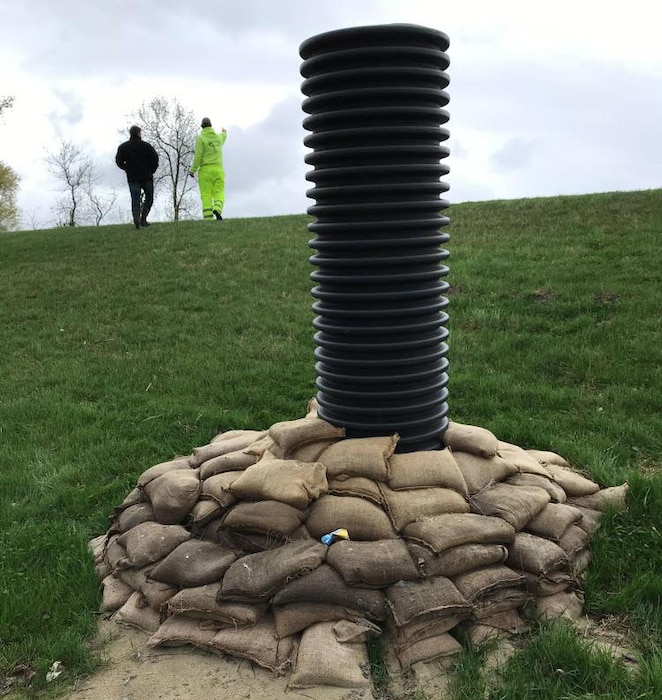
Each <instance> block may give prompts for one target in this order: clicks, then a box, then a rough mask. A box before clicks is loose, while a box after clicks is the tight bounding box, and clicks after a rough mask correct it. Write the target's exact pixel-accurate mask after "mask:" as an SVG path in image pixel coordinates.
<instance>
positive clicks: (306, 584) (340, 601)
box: [224, 560, 386, 620]
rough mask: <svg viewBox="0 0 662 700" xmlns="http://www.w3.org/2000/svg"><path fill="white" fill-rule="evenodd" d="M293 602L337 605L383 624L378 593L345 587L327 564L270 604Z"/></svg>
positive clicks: (286, 588) (289, 585) (382, 606)
mask: <svg viewBox="0 0 662 700" xmlns="http://www.w3.org/2000/svg"><path fill="white" fill-rule="evenodd" d="M240 561H241V560H240ZM224 584H225V582H224ZM296 602H299V603H305V602H308V603H326V604H331V605H340V606H342V607H345V608H350V609H354V610H359V611H361V612H363V613H364V615H365V617H367V618H368V619H370V620H382V619H383V618H384V615H385V612H386V608H385V600H384V594H383V593H382V592H381V591H378V590H374V589H369V588H358V587H354V586H348V585H347V584H346V583H345V582H344V581H343V579H342V577H341V576H340V574H339V573H338V572H337V571H336V570H335V569H334V568H333V567H331V566H329V565H328V564H322V565H321V566H319V567H318V568H317V569H315V571H313V572H312V573H310V574H308V575H306V576H303V577H301V578H299V579H297V580H296V581H291V582H290V583H287V584H286V585H285V586H284V587H283V588H282V589H281V590H280V591H278V593H276V595H274V597H273V600H272V603H273V605H287V604H288V603H296Z"/></svg>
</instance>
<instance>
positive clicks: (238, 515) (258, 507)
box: [223, 501, 306, 536]
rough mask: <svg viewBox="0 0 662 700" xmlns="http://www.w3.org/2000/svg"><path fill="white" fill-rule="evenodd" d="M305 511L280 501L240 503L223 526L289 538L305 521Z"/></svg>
mask: <svg viewBox="0 0 662 700" xmlns="http://www.w3.org/2000/svg"><path fill="white" fill-rule="evenodd" d="M305 518H306V514H305V512H304V511H302V510H299V509H298V508H295V507H294V506H290V505H288V504H287V503H281V502H280V501H258V502H256V503H238V504H237V505H236V506H233V507H232V509H231V510H230V511H229V512H228V513H227V515H226V516H225V518H224V520H223V526H224V527H226V528H230V529H234V530H249V531H252V532H261V533H265V534H268V533H275V534H276V535H281V536H288V535H290V534H291V533H292V532H294V531H295V530H296V529H297V528H298V527H299V526H300V525H301V523H302V522H303V521H304V520H305Z"/></svg>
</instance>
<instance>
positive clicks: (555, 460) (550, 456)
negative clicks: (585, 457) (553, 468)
mask: <svg viewBox="0 0 662 700" xmlns="http://www.w3.org/2000/svg"><path fill="white" fill-rule="evenodd" d="M527 453H528V454H530V455H531V456H532V457H533V458H534V459H536V460H537V461H538V463H539V464H542V466H543V467H547V466H548V465H550V464H556V465H557V466H559V467H569V466H570V465H569V464H568V462H567V461H566V460H565V459H564V458H563V457H561V455H557V454H556V452H550V451H548V450H527Z"/></svg>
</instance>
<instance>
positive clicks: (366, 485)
mask: <svg viewBox="0 0 662 700" xmlns="http://www.w3.org/2000/svg"><path fill="white" fill-rule="evenodd" d="M328 493H329V495H331V496H356V497H357V498H367V499H368V500H369V501H372V502H373V503H375V504H376V505H379V506H383V504H384V497H383V496H382V492H381V489H380V488H379V483H378V482H376V481H373V480H372V479H366V478H365V477H363V476H351V477H349V478H348V479H344V478H341V477H335V478H333V479H330V480H329V490H328Z"/></svg>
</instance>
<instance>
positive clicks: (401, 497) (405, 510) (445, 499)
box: [380, 484, 469, 532]
mask: <svg viewBox="0 0 662 700" xmlns="http://www.w3.org/2000/svg"><path fill="white" fill-rule="evenodd" d="M380 489H381V492H382V496H383V498H384V502H385V507H386V512H387V514H388V516H389V518H390V519H391V522H392V523H393V527H394V528H395V529H396V530H397V531H398V532H402V530H404V528H405V527H407V525H409V523H413V522H414V521H415V520H420V519H422V518H429V517H432V516H435V515H443V514H445V513H468V512H469V503H468V502H467V501H466V499H465V497H464V496H463V495H462V494H460V493H458V492H457V491H454V490H453V489H447V488H428V489H412V490H410V491H393V490H392V489H390V488H388V487H386V486H384V485H383V484H382V485H381V486H380Z"/></svg>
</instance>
